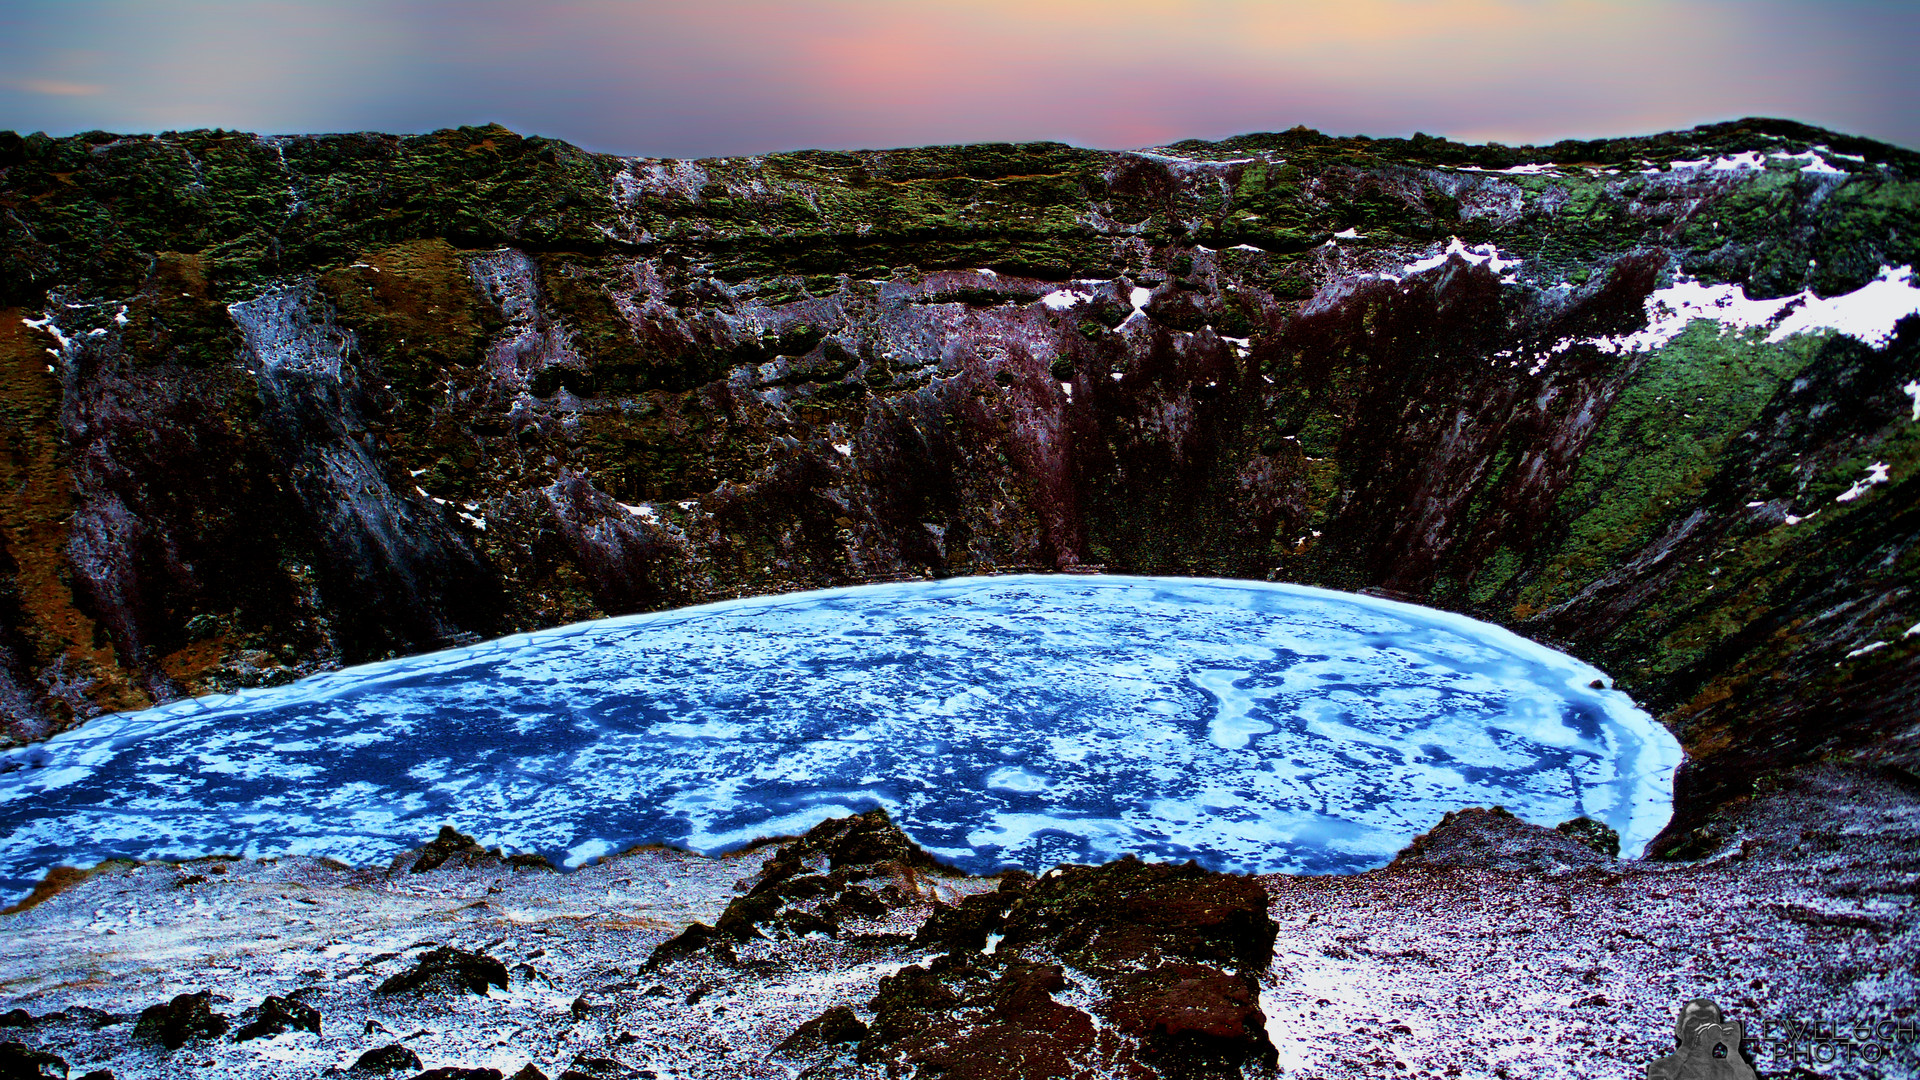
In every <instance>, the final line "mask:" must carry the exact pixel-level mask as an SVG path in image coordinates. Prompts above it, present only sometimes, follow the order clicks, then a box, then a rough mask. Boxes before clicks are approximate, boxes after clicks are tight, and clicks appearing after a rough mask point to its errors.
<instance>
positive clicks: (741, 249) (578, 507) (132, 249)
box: [0, 119, 1920, 1078]
mask: <svg viewBox="0 0 1920 1080" xmlns="http://www.w3.org/2000/svg"><path fill="white" fill-rule="evenodd" d="M1917 174H1920V156H1917V155H1915V154H1913V153H1912V152H1910V151H1906V150H1902V149H1899V148H1896V147H1892V146H1887V145H1884V144H1880V143H1876V142H1872V141H1869V140H1864V139H1858V138H1853V137H1849V136H1845V135H1842V134H1838V133H1834V132H1828V131H1822V130H1819V129H1815V128H1811V127H1807V126H1805V125H1801V124H1797V123H1793V122H1790V121H1782V120H1760V119H1755V120H1746V121H1740V122H1734V123H1727V124H1720V125H1713V126H1709V127H1702V128H1696V129H1693V130H1690V131H1683V132H1673V133H1668V134H1664V135H1657V136H1650V137H1644V138H1628V139H1607V140H1594V141H1569V142H1563V143H1557V144H1553V145H1551V146H1541V147H1507V146H1500V145H1497V144H1490V145H1485V146H1470V145H1463V144H1459V143H1454V142H1450V141H1447V140H1444V139H1437V138H1431V137H1427V136H1415V137H1414V138H1412V139H1405V140H1402V139H1366V138H1335V137H1330V136H1325V135H1321V134H1319V133H1316V132H1312V131H1308V130H1304V129H1295V130H1292V131H1287V132H1281V133H1276V134H1262V135H1249V136H1244V137H1240V138H1236V139H1230V140H1226V141H1224V142H1219V143H1199V142H1188V143H1180V144H1176V145H1172V146H1166V147H1159V148H1154V149H1151V150H1143V151H1128V152H1117V151H1096V150H1086V149H1079V148H1074V147H1068V146H1063V145H1057V144H1022V145H978V146H967V147H936V148H920V149H908V150H891V151H873V152H803V153H792V154H773V155H765V156H760V157H751V158H730V159H712V160H702V161H663V160H649V159H635V158H622V157H615V156H610V155H600V154H591V153H587V152H584V151H581V150H579V149H577V148H574V147H571V146H568V145H566V144H564V143H559V142H555V141H553V140H547V139H540V138H523V137H521V136H518V135H515V134H513V133H512V132H509V131H507V130H505V129H503V128H499V127H486V128H462V129H457V130H449V131H441V132H435V133H432V134H429V135H420V136H388V135H377V134H349V135H325V136H299V137H260V136H254V135H248V134H243V133H236V132H226V131H201V132H184V133H168V134H164V135H157V136H117V135H112V134H108V133H104V132H92V133H87V134H84V135H79V136H74V137H71V138H61V139H54V138H49V137H47V136H45V135H40V134H34V135H29V136H24V137H22V136H19V135H15V134H12V133H0V210H4V214H3V215H0V426H4V431H5V434H6V451H7V452H6V453H5V454H3V455H0V470H5V477H4V479H5V481H6V482H5V483H4V485H0V551H3V557H0V724H3V725H4V733H5V738H6V739H8V740H9V741H10V742H12V743H14V744H17V745H21V746H27V745H28V744H33V743H36V742H38V741H40V740H44V739H46V738H48V737H49V736H53V735H55V734H57V733H59V732H62V731H66V730H69V729H72V728H74V727H76V726H77V725H81V724H83V723H85V722H86V721H88V720H91V719H94V718H97V717H101V716H104V715H106V714H109V713H114V712H118V711H124V710H130V709H137V708H144V707H147V706H151V705H154V704H156V703H166V702H171V701H175V700H177V699H180V698H183V697H188V696H192V695H199V694H208V693H220V692H228V691H233V690H236V689H242V688H247V687H259V686H268V685H275V684H280V683H285V682H290V681H292V680H294V679H297V678H299V677H301V676H305V675H311V674H315V673H321V672H326V671H331V670H334V669H336V668H339V667H341V666H344V665H352V664H358V663H365V662H370V661H379V660H383V659H387V658H391V657H395V656H402V655H410V654H415V653H420V652H424V651H429V650H433V649H440V648H447V647H453V646H461V645H467V644H471V643H473V642H476V641H479V640H482V639H490V638H494V637H498V636H501V635H504V634H508V633H515V632H521V631H529V630H536V629H540V628H546V627H553V626H557V625H561V624H566V623H572V622H579V621H583V620H589V619H597V618H602V617H607V616H617V615H626V614H631V613H638V612H649V611H660V610H665V609H669V608H677V607H683V606H686V605H690V604H696V603H702V602H709V601H715V600H724V599H729V598H735V597H744V596H756V595H763V594H773V593H785V592H793V591H798V590H806V589H819V588H831V587H838V586H844V585H852V584H860V583H873V582H889V581H906V580H916V579H918V580H926V579H937V578H946V577H954V576H988V575H1003V574H1010V573H1033V572H1039V573H1056V574H1057V573H1100V572H1105V573H1109V574H1130V575H1173V576H1184V577H1219V578H1237V579H1249V580H1253V581H1271V582H1283V583H1298V584H1304V585H1314V586H1322V587H1327V588H1334V589H1342V590H1347V591H1351V592H1366V593H1371V594H1373V595H1375V596H1378V597H1381V598H1385V599H1389V600H1396V601H1410V602H1413V603H1418V604H1423V605H1427V606H1429V607H1432V608H1437V609H1441V610H1444V611H1452V612H1459V613H1462V614H1466V615H1470V616H1472V617H1474V618H1478V619H1482V620H1485V621H1487V622H1491V623H1495V624H1498V625H1500V626H1504V627H1507V628H1509V629H1511V630H1513V631H1514V632H1516V633H1518V634H1521V635H1524V636H1525V637H1528V638H1532V639H1535V640H1538V641H1541V642H1545V643H1547V644H1549V645H1552V646H1554V647H1556V648H1559V649H1562V650H1564V651H1565V652H1567V653H1569V654H1571V655H1572V656H1574V657H1577V658H1578V659H1580V660H1582V661H1586V662H1588V663H1591V664H1593V665H1594V666H1595V667H1597V668H1599V669H1601V670H1604V671H1606V672H1608V673H1609V674H1610V675H1611V676H1612V677H1613V679H1614V680H1615V685H1616V687H1617V688H1618V689H1619V690H1621V691H1624V692H1625V693H1626V694H1628V695H1631V697H1632V698H1633V699H1634V700H1635V701H1636V702H1638V703H1639V704H1640V705H1641V707H1643V708H1644V709H1646V710H1647V711H1648V712H1649V713H1651V714H1652V715H1653V716H1654V717H1655V718H1657V719H1658V720H1659V721H1660V722H1661V723H1662V724H1663V725H1665V726H1666V728H1667V729H1668V730H1669V731H1671V732H1672V733H1673V735H1674V736H1675V737H1676V738H1677V739H1678V741H1679V743H1680V745H1681V747H1682V748H1683V749H1684V751H1685V761H1684V762H1683V764H1682V765H1681V766H1680V768H1679V770H1678V773H1677V775H1676V777H1675V782H1674V806H1673V817H1672V820H1671V822H1670V823H1669V824H1668V826H1667V827H1666V829H1665V830H1664V831H1662V832H1661V833H1660V834H1659V835H1658V836H1657V837H1655V838H1654V839H1653V841H1652V842H1651V843H1650V844H1649V845H1648V849H1647V855H1646V857H1644V858H1639V859H1626V860H1623V859H1620V858H1618V857H1617V855H1616V853H1615V852H1612V851H1610V850H1607V845H1606V843H1605V842H1604V836H1603V835H1601V834H1600V833H1598V832H1596V831H1593V830H1589V829H1585V828H1583V827H1580V826H1577V825H1576V826H1574V827H1570V828H1569V829H1567V830H1565V831H1557V830H1554V829H1549V828H1545V827H1542V826H1539V825H1532V824H1527V823H1526V822H1523V821H1520V820H1519V819H1517V818H1515V817H1513V816H1512V815H1511V814H1508V813H1506V812H1505V811H1504V810H1497V809H1493V808H1482V809H1465V808H1463V809H1461V810H1459V811H1457V812H1454V813H1451V814H1448V815H1446V816H1445V817H1444V818H1443V819H1442V820H1439V821H1435V822H1433V823H1432V825H1433V827H1432V829H1431V831H1429V832H1428V833H1426V834H1425V835H1424V836H1422V837H1421V838H1419V839H1418V840H1416V841H1415V842H1413V843H1412V844H1411V845H1410V846H1409V847H1407V848H1406V849H1405V850H1404V851H1402V852H1401V853H1400V854H1399V855H1398V857H1397V858H1395V859H1394V860H1393V862H1392V863H1391V864H1390V865H1388V866H1385V867H1384V868H1381V869H1377V870H1372V871H1368V872H1365V873H1359V874H1333V875H1321V876H1291V875H1280V874H1267V875H1258V876H1240V875H1233V874H1226V873H1217V872H1214V871H1208V870H1203V869H1201V868H1200V867H1198V866H1180V865H1173V864H1160V863H1152V862H1141V861H1139V860H1134V859H1122V860H1118V861H1114V862H1109V863H1106V864H1104V865H1101V866H1062V867H1059V868H1056V869H1052V870H1047V871H1045V872H1043V873H1040V874H1037V875H1035V874H1029V873H1026V872H1010V873H1007V874H1003V875H1000V876H997V877H992V878H980V877H972V876H968V875H965V874H962V873H959V872H957V871H955V870H953V869H951V868H949V867H946V866H944V865H943V864H941V863H940V862H939V861H938V860H937V859H935V858H934V857H933V856H931V855H929V854H928V853H927V852H925V851H924V850H922V849H921V848H920V847H918V846H917V845H915V844H914V843H913V842H912V841H911V840H910V839H909V838H908V837H907V836H906V835H905V834H903V833H901V832H900V831H899V830H898V829H897V828H896V827H895V826H894V824H893V822H891V821H890V820H888V819H887V818H886V816H885V815H884V814H879V813H868V814H864V815H860V816H855V817H851V818H838V819H834V820H832V821H828V822H824V823H822V824H820V825H818V826H816V827H814V828H812V829H811V830H809V831H808V832H807V833H806V835H805V836H803V837H798V838H789V839H786V840H776V841H770V842H768V843H767V844H764V845H761V846H758V847H754V848H749V849H747V850H745V851H742V852H738V853H735V854H732V855H729V856H723V857H705V856H699V855H694V854H691V853H687V852H681V851H675V850H670V849H660V848H642V849H638V850H634V851H629V852H623V853H618V854H611V855H609V856H607V857H606V858H603V859H600V860H599V861H597V862H593V863H592V864H591V865H587V866H585V867H583V868H581V869H579V870H577V871H575V872H573V873H571V874H565V875H561V874H555V873H553V872H552V871H551V869H550V868H549V867H546V866H544V865H543V864H541V863H540V862H539V861H538V860H533V859H527V858H509V857H507V855H506V854H504V853H501V852H489V851H488V850H486V849H485V847H484V846H483V845H481V844H479V843H476V842H474V841H473V840H472V839H471V838H470V837H468V836H466V835H463V834H462V833H460V832H459V831H457V830H454V829H448V830H445V831H443V832H442V833H441V834H440V836H439V837H438V838H437V839H435V840H433V841H431V842H430V843H428V844H427V845H426V847H424V848H421V849H417V850H416V851H414V852H410V853H408V854H406V855H403V856H400V857H398V858H396V859H394V860H393V862H392V863H391V864H390V865H389V866H385V867H377V866H376V867H368V866H349V865H344V864H338V863H332V862H329V861H325V860H320V859H314V858H302V857H292V856H290V857H284V858H279V859H232V858H224V857H220V858H209V859H200V860H195V861H187V862H180V863H177V864H170V863H138V862H125V861H122V862H109V863H105V864H102V865H100V866H98V867H95V868H92V869H84V870H56V871H55V872H53V873H51V874H49V875H48V877H47V879H46V881H45V882H43V883H42V885H41V886H40V888H38V889H36V890H35V892H34V893H33V895H32V896H30V897H28V898H27V899H26V900H25V901H23V902H22V904H21V905H19V906H18V907H16V908H15V909H13V910H12V912H11V913H10V914H8V915H6V916H4V917H0V940H4V941H5V943H6V948H5V949H4V950H0V994H4V995H5V997H6V1002H7V1003H8V1004H9V1006H10V1007H13V1008H14V1009H15V1011H13V1012H11V1013H8V1014H6V1016H5V1017H3V1018H0V1023H4V1024H5V1025H6V1026H7V1027H8V1029H9V1034H8V1035H7V1044H6V1045H5V1046H3V1047H0V1065H3V1066H4V1067H6V1068H13V1069H27V1068H32V1069H40V1070H43V1074H45V1071H52V1072H53V1074H56V1075H57V1074H58V1070H59V1069H66V1068H71V1069H72V1070H73V1074H74V1075H78V1074H80V1073H82V1072H86V1071H87V1070H97V1069H108V1070H111V1072H112V1075H114V1076H121V1077H129V1076H169V1075H179V1074H180V1073H181V1072H182V1071H184V1069H185V1068H186V1067H188V1066H194V1067H202V1068H205V1067H217V1068H219V1069H221V1070H223V1072H224V1074H227V1075H238V1076H246V1075H258V1076H311V1075H322V1074H327V1073H329V1072H331V1071H335V1070H337V1071H340V1072H343V1073H351V1074H355V1075H358V1074H364V1073H368V1072H374V1071H380V1070H387V1069H391V1070H405V1071H407V1073H406V1074H407V1075H411V1074H412V1072H417V1071H422V1070H425V1073H424V1074H425V1075H434V1076H448V1077H450V1076H476V1077H480V1076H488V1075H515V1076H519V1077H523V1078H531V1077H533V1076H550V1075H566V1076H571V1077H580V1076H589V1077H591V1076H638V1075H655V1076H663V1075H682V1076H762V1075H765V1076H792V1075H808V1076H814V1077H827V1076H848V1077H852V1076H882V1075H920V1076H935V1075H942V1076H956V1077H963V1076H980V1077H987V1076H1036V1077H1037V1076H1052V1075H1068V1074H1084V1075H1116V1076H1117V1075H1126V1076H1142V1077H1147V1076H1227V1075H1264V1074H1268V1073H1272V1072H1275V1071H1279V1072H1282V1073H1284V1074H1286V1075H1303V1076H1373V1075H1380V1074H1381V1073H1383V1072H1387V1073H1394V1074H1398V1073H1402V1072H1404V1073H1406V1074H1409V1075H1438V1076H1461V1075H1465V1076H1483V1075H1484V1076H1502V1077H1520V1076H1558V1075H1589V1074H1592V1075H1600V1074H1616V1073H1618V1072H1619V1071H1621V1070H1627V1071H1633V1072H1638V1071H1640V1070H1642V1069H1643V1068H1644V1066H1645V1063H1646V1062H1647V1061H1649V1060H1651V1059H1652V1058H1654V1057H1657V1056H1659V1055H1661V1054H1664V1053H1667V1052H1668V1051H1669V1050H1670V1048H1671V1031H1672V1023H1673V1017H1674V1014H1675V1011H1676V1010H1677V1009H1678V1008H1679V1007H1680V1005H1681V1004H1683V1003H1684V1002H1685V1001H1686V1000H1688V999H1690V998H1694V997H1701V996H1705V997H1710V998H1712V999H1714V1000H1715V1001H1717V1002H1718V1003H1719V1004H1720V1006H1721V1007H1722V1008H1723V1009H1724V1010H1725V1011H1726V1012H1727V1014H1728V1016H1729V1017H1733V1018H1739V1019H1741V1020H1743V1021H1744V1022H1745V1023H1746V1024H1747V1029H1748V1032H1749V1035H1750V1036H1752V1037H1753V1039H1754V1043H1753V1045H1752V1047H1751V1048H1750V1049H1751V1050H1752V1052H1753V1054H1754V1060H1755V1061H1756V1063H1757V1064H1758V1066H1759V1068H1760V1070H1761V1071H1762V1073H1764V1074H1769V1075H1771V1074H1776V1073H1777V1074H1781V1075H1785V1074H1786V1073H1788V1072H1789V1071H1790V1070H1791V1069H1792V1068H1794V1067H1795V1066H1796V1062H1798V1063H1800V1064H1802V1065H1806V1067H1808V1068H1814V1067H1816V1066H1817V1068H1818V1069H1819V1071H1820V1072H1819V1074H1820V1075H1844V1076H1881V1075H1902V1074H1907V1073H1911V1072H1913V1071H1915V1070H1916V1069H1920V1058H1916V1057H1915V1056H1914V1055H1915V1054H1916V1045H1915V1043H1914V1041H1913V1040H1912V1039H1911V1038H1910V1037H1906V1038H1903V1037H1902V1036H1901V1034H1900V1033H1902V1032H1906V1033H1909V1034H1910V1033H1911V1032H1912V1030H1913V1025H1914V1021H1915V1012H1914V1010H1915V1005H1916V994H1915V984H1916V980H1920V944H1917V943H1916V938H1915V926H1916V918H1915V915H1914V908H1913V902H1914V896H1915V894H1916V892H1920V825H1917V824H1916V813H1915V809H1916V805H1917V803H1920V780H1917V779H1916V772H1915V770H1916V761H1917V760H1920V741H1917V738H1916V736H1917V734H1920V724H1917V723H1916V720H1920V670H1917V669H1920V596H1916V594H1915V591H1914V582H1915V581H1916V580H1920V554H1917V553H1916V536H1917V534H1920V499H1916V497H1915V495H1916V491H1920V488H1916V486H1915V485H1916V480H1915V479H1914V474H1915V465H1916V461H1917V460H1920V451H1917V450H1916V448H1917V447H1920V319H1917V318H1915V317H1914V316H1915V314H1916V313H1920V289H1916V282H1915V277H1914V273H1915V269H1914V268H1915V266H1916V265H1920V256H1917V253H1916V248H1917V247H1920V189H1917V188H1916V183H1920V179H1917V178H1916V177H1917ZM419 839H420V840H421V841H426V840H427V837H426V836H425V835H422V836H420V837H419ZM1796 1022H1797V1023H1801V1024H1802V1025H1803V1026H1802V1027H1801V1028H1798V1029H1796V1028H1794V1027H1793V1026H1792V1025H1793V1024H1794V1023H1796ZM1807 1022H1816V1023H1825V1024H1827V1025H1828V1028H1827V1030H1829V1031H1831V1030H1837V1028H1836V1025H1844V1026H1846V1027H1847V1028H1848V1030H1850V1031H1852V1030H1856V1029H1857V1024H1856V1022H1864V1023H1866V1025H1867V1028H1866V1030H1868V1031H1869V1032H1870V1033H1871V1032H1874V1031H1881V1032H1893V1035H1891V1036H1890V1037H1889V1038H1888V1039H1877V1038H1875V1039H1860V1038H1849V1039H1846V1040H1840V1039H1833V1038H1829V1039H1825V1040H1818V1041H1816V1042H1815V1043H1809V1042H1808V1041H1807V1040H1806V1038H1805V1037H1804V1036H1805V1033H1806V1030H1807V1029H1806V1028H1805V1027H1804V1024H1805V1023H1807ZM1875 1025H1880V1026H1879V1027H1876V1026H1875ZM315 1029H318V1030H315ZM1796 1030H1797V1031H1799V1033H1800V1037H1799V1039H1798V1041H1796V1037H1795V1036H1794V1034H1793V1032H1794V1031H1796ZM1782 1032H1786V1034H1784V1035H1783V1034H1782ZM242 1036H245V1037H244V1038H243V1037H242ZM396 1046H397V1047H400V1048H401V1049H399V1050H394V1049H390V1048H391V1047H396ZM1819 1047H1824V1050H1822V1051H1820V1052H1822V1053H1825V1052H1831V1053H1833V1054H1834V1055H1835V1056H1834V1058H1833V1059H1828V1058H1824V1057H1822V1058H1811V1057H1809V1058H1806V1059H1805V1060H1804V1061H1803V1060H1802V1059H1801V1058H1797V1057H1795V1055H1796V1054H1802V1053H1806V1054H1811V1053H1813V1052H1814V1051H1815V1050H1816V1049H1818V1048H1819ZM1842 1050H1844V1051H1845V1060H1839V1058H1840V1056H1841V1051H1842ZM55 1059H57V1060H58V1062H59V1064H58V1066H56V1065H55V1064H54V1060H55ZM1809 1061H1810V1062H1813V1063H1814V1064H1810V1065H1809V1064H1806V1062H1809ZM463 1070H464V1071H463ZM29 1075H32V1074H29Z"/></svg>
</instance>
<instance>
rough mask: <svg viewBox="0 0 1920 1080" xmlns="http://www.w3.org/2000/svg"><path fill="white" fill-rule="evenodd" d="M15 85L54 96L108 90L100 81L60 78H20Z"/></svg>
mask: <svg viewBox="0 0 1920 1080" xmlns="http://www.w3.org/2000/svg"><path fill="white" fill-rule="evenodd" d="M14 85H15V86H18V87H19V88H20V89H22V90H25V91H27V92H29V93H33V94H47V95H49V96H52V97H93V96H94V95H96V94H104V93H106V92H107V88H106V87H104V86H102V85H100V84H99V83H80V82H65V81H62V80H60V79H20V80H18V81H16V82H15V83H14Z"/></svg>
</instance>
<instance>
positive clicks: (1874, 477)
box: [1833, 461, 1888, 502]
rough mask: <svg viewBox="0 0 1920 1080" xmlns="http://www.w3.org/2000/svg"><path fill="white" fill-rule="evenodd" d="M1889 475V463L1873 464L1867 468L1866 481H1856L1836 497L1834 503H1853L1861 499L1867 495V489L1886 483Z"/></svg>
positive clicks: (1879, 462)
mask: <svg viewBox="0 0 1920 1080" xmlns="http://www.w3.org/2000/svg"><path fill="white" fill-rule="evenodd" d="M1887 475H1888V469H1887V463H1886V462H1884V461H1876V462H1874V463H1873V464H1871V465H1869V466H1867V475H1866V478H1865V479H1863V480H1858V481H1856V482H1855V483H1854V485H1853V486H1852V487H1850V488H1848V489H1847V490H1845V491H1843V492H1841V493H1840V494H1838V495H1835V496H1834V497H1833V501H1834V502H1852V501H1853V500H1855V499H1857V498H1859V497H1860V496H1862V495H1865V494H1866V493H1867V489H1868V488H1870V487H1872V486H1874V485H1875V484H1884V483H1886V482H1887Z"/></svg>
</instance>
